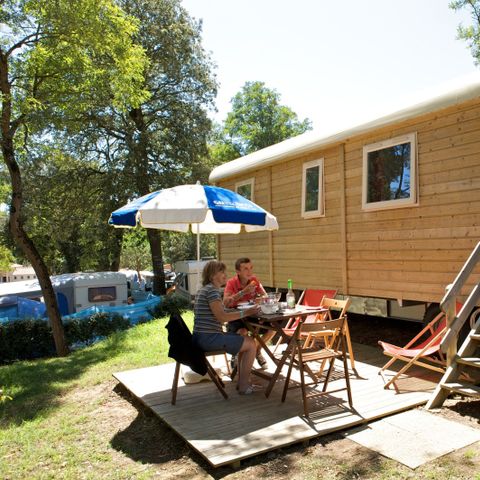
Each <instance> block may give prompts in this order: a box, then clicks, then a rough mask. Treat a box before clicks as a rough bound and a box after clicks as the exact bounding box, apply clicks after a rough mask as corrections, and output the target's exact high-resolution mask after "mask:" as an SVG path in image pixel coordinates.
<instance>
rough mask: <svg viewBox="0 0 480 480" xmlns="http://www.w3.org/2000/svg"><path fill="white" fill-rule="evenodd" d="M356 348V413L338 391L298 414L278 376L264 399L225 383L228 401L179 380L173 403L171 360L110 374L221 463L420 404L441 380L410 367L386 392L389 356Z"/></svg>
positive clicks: (295, 393)
mask: <svg viewBox="0 0 480 480" xmlns="http://www.w3.org/2000/svg"><path fill="white" fill-rule="evenodd" d="M354 351H355V356H356V367H357V369H356V370H357V375H355V374H353V373H352V376H351V383H352V396H353V405H354V410H351V409H350V407H349V405H348V401H347V400H346V392H345V391H343V392H338V393H335V394H332V395H326V396H323V397H319V400H318V401H317V402H315V400H311V401H310V404H309V405H310V409H311V411H312V413H311V414H310V416H309V417H305V416H304V415H303V407H302V396H301V390H300V388H293V389H290V390H289V392H288V395H287V399H286V401H285V403H282V402H281V400H280V399H281V393H282V389H283V380H282V379H280V380H279V381H278V382H277V384H276V385H275V387H274V389H273V391H272V394H271V395H270V397H269V398H268V399H267V398H265V395H264V394H263V392H256V393H255V394H253V395H248V396H241V395H238V394H237V392H236V390H235V383H232V382H227V393H228V395H229V398H228V400H224V399H223V397H222V396H221V395H220V393H219V392H218V390H217V389H216V387H215V386H214V385H213V384H212V383H211V382H206V381H205V382H201V383H198V384H193V385H184V384H183V383H182V382H181V381H180V383H179V389H178V396H177V404H176V405H175V406H173V405H171V403H170V401H171V391H170V388H171V382H172V378H173V371H174V364H173V363H170V364H166V365H161V366H156V367H150V368H143V369H138V370H130V371H125V372H120V373H115V374H114V377H115V378H116V379H117V380H118V381H119V382H121V383H122V384H123V385H124V386H125V387H126V388H127V389H128V390H129V391H130V392H131V393H132V394H133V395H134V396H135V397H137V398H138V399H139V400H140V401H141V402H143V403H144V404H145V405H146V406H147V407H148V408H150V409H151V410H152V411H153V412H154V413H155V414H156V415H158V416H159V417H160V418H161V419H162V420H163V421H165V422H166V423H167V424H168V425H169V426H170V427H171V428H172V429H173V430H175V431H176V432H177V433H178V434H179V435H180V436H181V437H182V438H183V439H184V440H185V441H186V442H188V443H189V444H190V446H191V447H192V448H193V449H195V450H196V451H197V452H198V453H200V455H202V456H203V457H204V458H205V459H206V460H207V461H208V462H209V463H210V464H211V465H212V466H214V467H219V466H221V465H225V464H238V463H239V462H240V460H242V459H245V458H248V457H252V456H255V455H258V454H260V453H265V452H268V451H270V450H275V449H278V448H280V447H284V446H287V445H290V444H292V443H297V442H304V441H308V440H309V439H311V438H314V437H319V436H322V435H325V434H327V433H330V432H332V431H335V430H346V429H348V428H350V427H353V426H354V425H358V424H361V423H366V422H369V421H371V420H373V419H377V418H380V417H384V416H388V415H391V414H393V413H395V412H399V411H403V410H407V409H410V408H412V407H415V406H417V405H422V404H424V403H426V402H427V400H428V398H429V396H430V394H431V392H432V391H433V388H434V387H435V383H433V382H432V380H433V381H435V380H438V379H439V378H440V377H439V374H436V373H435V372H430V371H426V370H425V369H420V370H416V371H414V370H411V371H409V376H405V377H404V378H403V379H401V380H400V381H399V382H397V386H398V389H399V391H398V392H396V391H395V390H393V389H392V390H385V389H384V388H383V385H384V383H383V380H382V378H381V377H380V376H379V375H378V368H379V366H381V365H383V364H384V363H385V361H386V357H384V356H383V355H382V354H381V352H380V350H379V349H375V348H372V347H368V346H365V345H359V344H354ZM222 360H223V359H222V358H220V357H218V358H217V365H216V366H222V362H221V361H222ZM224 363H225V362H224V361H223V366H225V365H224ZM338 377H339V378H338V380H335V381H331V382H330V386H331V388H332V389H333V388H334V384H335V383H336V382H341V383H342V386H343V384H344V380H343V378H342V376H341V375H340V374H339V375H338ZM226 378H227V379H228V377H226Z"/></svg>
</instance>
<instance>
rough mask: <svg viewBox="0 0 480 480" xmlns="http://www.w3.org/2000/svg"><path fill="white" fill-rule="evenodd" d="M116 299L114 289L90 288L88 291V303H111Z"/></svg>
mask: <svg viewBox="0 0 480 480" xmlns="http://www.w3.org/2000/svg"><path fill="white" fill-rule="evenodd" d="M116 299H117V289H116V287H92V288H89V289H88V301H89V302H113V301H114V300H116Z"/></svg>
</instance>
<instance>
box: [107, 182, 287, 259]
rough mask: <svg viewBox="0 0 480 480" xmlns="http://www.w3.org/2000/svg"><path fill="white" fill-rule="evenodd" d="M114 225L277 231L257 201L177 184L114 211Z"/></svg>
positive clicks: (196, 230)
mask: <svg viewBox="0 0 480 480" xmlns="http://www.w3.org/2000/svg"><path fill="white" fill-rule="evenodd" d="M109 224H110V225H113V226H115V227H135V226H136V225H138V224H140V225H142V226H143V227H145V228H156V229H161V230H173V231H176V232H188V231H189V230H191V231H192V232H194V233H196V234H197V256H199V238H198V237H199V235H200V234H201V233H214V234H222V233H233V234H235V233H240V231H241V228H242V226H243V227H244V229H245V231H247V232H256V231H262V230H278V222H277V219H276V218H275V217H274V216H273V215H272V214H271V213H269V212H267V211H266V210H264V209H263V208H261V207H259V206H258V205H257V204H255V203H253V202H251V201H250V200H248V199H246V198H245V197H242V196H241V195H239V194H237V193H235V192H232V191H231V190H227V189H225V188H221V187H212V186H204V185H198V184H197V185H180V186H178V187H173V188H166V189H164V190H158V191H157V192H153V193H149V194H148V195H144V196H143V197H140V198H138V199H136V200H133V201H132V202H130V203H128V204H127V205H125V206H123V207H121V208H119V209H118V210H115V211H114V212H113V213H112V214H111V216H110V220H109Z"/></svg>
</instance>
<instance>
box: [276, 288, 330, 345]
mask: <svg viewBox="0 0 480 480" xmlns="http://www.w3.org/2000/svg"><path fill="white" fill-rule="evenodd" d="M336 294H337V290H315V289H306V290H304V291H303V292H302V294H301V295H300V298H299V299H298V302H297V305H300V306H308V307H318V306H319V305H321V303H322V301H323V299H324V298H335V295H336ZM318 320H319V319H318V316H317V315H309V316H308V317H307V318H306V320H305V322H306V323H313V322H316V321H318ZM299 322H300V318H292V319H291V320H289V321H288V323H287V324H286V325H285V327H284V328H283V329H282V330H283V333H284V334H285V335H288V336H289V337H291V336H292V335H293V333H294V332H295V329H296V328H297V325H298V323H299ZM280 343H282V338H281V337H280V338H279V339H278V341H277V343H276V345H275V348H274V350H273V352H274V353H275V351H276V350H277V348H278V346H279V345H280Z"/></svg>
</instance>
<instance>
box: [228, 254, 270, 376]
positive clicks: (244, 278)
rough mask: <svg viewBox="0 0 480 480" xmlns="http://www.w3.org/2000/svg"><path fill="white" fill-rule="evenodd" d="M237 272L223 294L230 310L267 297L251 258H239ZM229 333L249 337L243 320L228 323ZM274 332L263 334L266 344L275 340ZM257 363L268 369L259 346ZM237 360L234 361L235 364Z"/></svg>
mask: <svg viewBox="0 0 480 480" xmlns="http://www.w3.org/2000/svg"><path fill="white" fill-rule="evenodd" d="M235 271H236V272H237V274H236V275H235V276H234V277H233V278H230V279H229V280H228V281H227V285H226V286H225V290H224V292H223V303H224V305H225V306H226V307H228V308H235V307H236V306H237V305H238V304H239V303H241V302H249V301H255V299H256V298H257V297H262V296H264V295H266V292H265V289H264V288H263V286H262V284H261V283H260V282H259V280H258V279H257V277H256V276H255V275H253V264H252V262H251V261H250V259H249V258H246V257H243V258H239V259H238V260H237V261H236V262H235ZM227 329H228V331H229V332H235V333H238V334H240V335H247V333H248V330H247V328H246V326H245V323H244V322H243V321H241V320H237V321H233V322H229V323H228V327H227ZM274 335H275V332H274V331H270V330H267V331H266V332H265V333H264V334H263V339H264V341H265V343H267V342H268V341H269V340H271V339H272V338H273V336H274ZM256 358H257V362H258V363H259V365H260V367H261V368H262V369H266V368H267V366H268V365H267V361H266V360H265V358H264V357H263V355H262V353H261V352H260V346H259V345H258V346H257V356H256ZM234 361H235V360H234V359H233V362H234Z"/></svg>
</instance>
